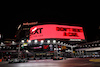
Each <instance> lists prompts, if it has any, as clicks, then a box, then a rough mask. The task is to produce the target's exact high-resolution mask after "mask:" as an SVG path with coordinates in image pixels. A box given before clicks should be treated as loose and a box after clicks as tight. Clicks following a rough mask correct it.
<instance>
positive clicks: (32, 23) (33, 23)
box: [23, 22, 38, 25]
mask: <svg viewBox="0 0 100 67" xmlns="http://www.w3.org/2000/svg"><path fill="white" fill-rule="evenodd" d="M35 24H38V22H31V23H28V22H27V23H23V25H35Z"/></svg>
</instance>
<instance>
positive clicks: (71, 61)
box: [0, 58, 100, 67]
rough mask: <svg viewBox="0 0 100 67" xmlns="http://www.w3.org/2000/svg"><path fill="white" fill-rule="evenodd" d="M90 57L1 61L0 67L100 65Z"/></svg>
mask: <svg viewBox="0 0 100 67" xmlns="http://www.w3.org/2000/svg"><path fill="white" fill-rule="evenodd" d="M89 59H90V58H68V59H66V60H29V61H28V62H27V63H13V64H8V63H7V62H6V63H0V67H100V62H90V61H89Z"/></svg>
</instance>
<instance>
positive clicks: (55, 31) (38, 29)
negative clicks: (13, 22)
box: [30, 24, 85, 40]
mask: <svg viewBox="0 0 100 67" xmlns="http://www.w3.org/2000/svg"><path fill="white" fill-rule="evenodd" d="M44 38H45V39H46V38H61V39H85V37H84V32H83V28H82V27H78V26H67V25H56V24H46V25H38V26H34V27H32V28H30V40H35V39H44Z"/></svg>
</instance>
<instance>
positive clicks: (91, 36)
mask: <svg viewBox="0 0 100 67" xmlns="http://www.w3.org/2000/svg"><path fill="white" fill-rule="evenodd" d="M98 16H99V14H98V12H96V11H95V12H93V11H91V10H82V11H75V10H74V11H66V10H60V11H59V10H48V9H47V10H45V9H40V10H39V9H37V10H7V11H6V10H2V11H1V15H0V17H1V21H0V33H1V34H3V38H14V35H15V33H16V30H17V26H18V25H19V24H20V23H23V22H25V21H28V22H30V21H38V22H39V23H42V22H58V23H68V24H73V25H80V26H82V27H83V28H84V33H85V36H86V39H87V41H95V40H96V37H97V35H98V34H99V33H98V28H99V26H100V24H99V23H100V20H99V17H98Z"/></svg>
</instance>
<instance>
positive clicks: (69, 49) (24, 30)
mask: <svg viewBox="0 0 100 67" xmlns="http://www.w3.org/2000/svg"><path fill="white" fill-rule="evenodd" d="M16 41H17V42H22V43H21V47H22V48H23V49H25V50H26V51H27V53H28V55H29V56H30V55H31V56H33V57H39V58H52V57H53V56H66V57H73V55H72V53H74V48H75V47H76V46H77V45H78V44H79V43H80V42H84V41H85V36H84V32H83V28H82V27H80V26H69V25H65V24H57V23H56V22H55V23H52V22H49V23H48V22H44V23H43V24H41V23H38V22H31V23H22V24H20V25H19V26H18V31H17V33H16Z"/></svg>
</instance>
